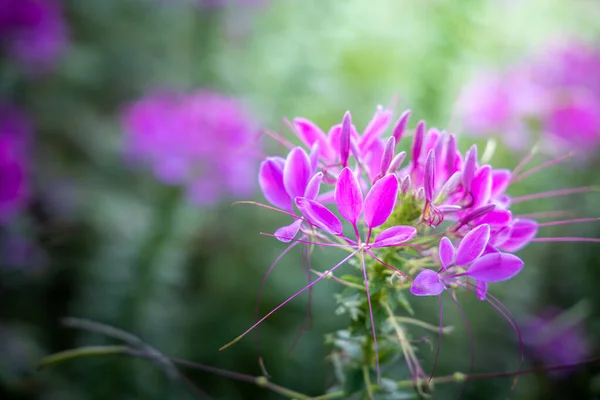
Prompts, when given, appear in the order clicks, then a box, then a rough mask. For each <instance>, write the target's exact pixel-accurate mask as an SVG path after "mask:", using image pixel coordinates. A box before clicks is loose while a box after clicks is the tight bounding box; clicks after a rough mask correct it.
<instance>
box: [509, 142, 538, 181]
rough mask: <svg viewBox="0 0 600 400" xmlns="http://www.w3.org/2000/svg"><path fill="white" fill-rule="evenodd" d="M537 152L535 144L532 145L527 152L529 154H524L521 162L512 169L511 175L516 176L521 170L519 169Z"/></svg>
mask: <svg viewBox="0 0 600 400" xmlns="http://www.w3.org/2000/svg"><path fill="white" fill-rule="evenodd" d="M536 153H537V146H534V147H533V148H532V149H531V151H530V152H529V154H527V155H526V156H525V158H523V159H522V160H521V162H520V163H519V164H518V165H517V166H516V167H515V168H514V169H513V176H516V175H518V174H519V172H521V170H522V169H523V168H524V167H525V165H527V163H528V162H529V161H531V159H532V158H533V156H534V155H535V154H536Z"/></svg>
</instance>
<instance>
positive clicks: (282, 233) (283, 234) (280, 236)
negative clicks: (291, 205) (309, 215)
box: [274, 219, 302, 243]
mask: <svg viewBox="0 0 600 400" xmlns="http://www.w3.org/2000/svg"><path fill="white" fill-rule="evenodd" d="M300 225H302V220H301V219H297V220H295V221H294V222H292V223H291V224H289V225H286V226H282V227H281V228H279V229H277V230H276V231H275V235H274V236H275V237H276V238H277V240H279V241H281V242H284V243H288V242H289V241H291V240H292V239H294V238H295V237H296V235H297V234H298V231H299V230H300Z"/></svg>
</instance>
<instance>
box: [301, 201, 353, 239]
mask: <svg viewBox="0 0 600 400" xmlns="http://www.w3.org/2000/svg"><path fill="white" fill-rule="evenodd" d="M296 207H298V209H299V210H300V212H301V213H302V214H303V215H304V216H305V217H306V218H307V219H308V221H309V222H310V223H311V224H313V225H315V226H317V227H318V228H320V229H322V230H323V231H324V232H327V233H330V234H332V235H341V234H342V230H343V228H342V223H341V222H340V220H339V219H338V218H337V217H336V216H335V215H334V214H333V213H332V212H331V211H329V210H328V209H327V208H326V207H325V206H323V205H321V204H320V203H317V202H316V201H314V200H309V199H305V198H304V197H296Z"/></svg>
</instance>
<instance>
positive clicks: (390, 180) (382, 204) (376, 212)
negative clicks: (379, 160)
mask: <svg viewBox="0 0 600 400" xmlns="http://www.w3.org/2000/svg"><path fill="white" fill-rule="evenodd" d="M397 198H398V178H396V175H394V174H387V175H386V176H384V177H383V178H381V179H380V180H378V181H377V182H375V184H374V185H373V187H372V188H371V190H369V193H367V197H366V198H365V203H364V212H365V223H366V224H367V226H368V227H369V228H376V227H378V226H380V225H382V224H384V223H385V221H387V219H388V218H389V216H390V215H391V214H392V212H393V211H394V207H395V206H396V200H397Z"/></svg>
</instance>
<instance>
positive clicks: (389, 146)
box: [379, 136, 396, 175]
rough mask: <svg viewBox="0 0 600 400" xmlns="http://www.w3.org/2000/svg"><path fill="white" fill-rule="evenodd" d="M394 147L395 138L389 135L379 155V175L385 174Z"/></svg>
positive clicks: (392, 156)
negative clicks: (381, 153)
mask: <svg viewBox="0 0 600 400" xmlns="http://www.w3.org/2000/svg"><path fill="white" fill-rule="evenodd" d="M395 148H396V140H395V139H394V137H393V136H392V137H390V138H389V139H388V140H387V142H385V148H384V150H383V155H382V156H381V162H380V164H379V173H380V174H381V175H385V174H386V173H387V171H388V168H389V167H390V164H391V163H392V159H393V158H394V149H395Z"/></svg>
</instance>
